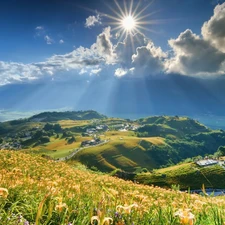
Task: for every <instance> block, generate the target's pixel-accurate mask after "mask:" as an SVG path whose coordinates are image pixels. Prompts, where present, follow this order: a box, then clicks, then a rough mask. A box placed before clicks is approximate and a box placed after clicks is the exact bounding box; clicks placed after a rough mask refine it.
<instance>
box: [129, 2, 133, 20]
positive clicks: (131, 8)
mask: <svg viewBox="0 0 225 225" xmlns="http://www.w3.org/2000/svg"><path fill="white" fill-rule="evenodd" d="M133 4H134V1H133V0H131V2H130V9H129V15H132V10H133ZM132 16H133V15H132Z"/></svg>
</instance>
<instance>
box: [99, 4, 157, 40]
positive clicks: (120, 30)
mask: <svg viewBox="0 0 225 225" xmlns="http://www.w3.org/2000/svg"><path fill="white" fill-rule="evenodd" d="M153 2H154V0H148V2H147V4H145V3H144V2H143V1H142V0H129V1H126V0H123V1H122V0H121V1H119V0H114V4H106V6H107V7H108V8H109V9H110V10H111V11H112V12H113V14H114V15H112V14H105V13H102V16H104V17H106V18H108V19H109V21H106V23H107V24H109V25H112V31H115V32H116V36H117V38H119V41H120V40H122V39H124V37H127V36H130V37H131V39H132V38H133V36H134V34H135V33H142V31H143V30H145V31H150V32H154V33H156V32H155V31H154V30H153V29H152V25H153V24H156V23H159V20H154V19H150V17H151V16H152V15H154V14H155V13H157V11H152V10H150V9H149V7H150V5H151V4H152V3H153Z"/></svg>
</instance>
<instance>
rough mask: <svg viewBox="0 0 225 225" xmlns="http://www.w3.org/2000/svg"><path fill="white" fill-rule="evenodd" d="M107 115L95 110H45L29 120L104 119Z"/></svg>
mask: <svg viewBox="0 0 225 225" xmlns="http://www.w3.org/2000/svg"><path fill="white" fill-rule="evenodd" d="M104 118H106V116H104V115H102V114H99V113H98V112H96V111H94V110H87V111H76V112H75V111H67V112H43V113H40V114H37V115H34V116H32V117H30V118H29V121H43V122H53V121H54V122H56V121H59V120H92V119H104Z"/></svg>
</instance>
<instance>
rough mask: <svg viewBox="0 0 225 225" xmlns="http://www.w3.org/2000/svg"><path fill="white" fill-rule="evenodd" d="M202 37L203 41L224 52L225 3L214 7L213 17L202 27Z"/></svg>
mask: <svg viewBox="0 0 225 225" xmlns="http://www.w3.org/2000/svg"><path fill="white" fill-rule="evenodd" d="M202 35H203V37H204V39H205V40H208V41H209V42H211V43H212V44H213V45H214V46H215V47H216V48H218V49H219V50H220V51H223V52H225V2H224V3H223V4H221V5H217V6H216V7H215V9H214V15H213V16H212V17H211V18H210V20H209V21H207V22H205V23H204V25H203V27H202Z"/></svg>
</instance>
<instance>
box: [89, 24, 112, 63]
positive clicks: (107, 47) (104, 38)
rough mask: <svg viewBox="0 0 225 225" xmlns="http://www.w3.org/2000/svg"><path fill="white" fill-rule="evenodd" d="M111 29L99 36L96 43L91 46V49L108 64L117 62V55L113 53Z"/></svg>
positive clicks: (106, 29)
mask: <svg viewBox="0 0 225 225" xmlns="http://www.w3.org/2000/svg"><path fill="white" fill-rule="evenodd" d="M110 38H111V28H110V27H106V28H105V29H104V30H103V32H102V33H101V34H99V35H98V36H97V40H96V43H94V44H93V45H92V46H91V49H92V50H93V51H94V52H96V53H98V55H99V56H101V57H102V58H104V60H105V62H106V64H113V63H114V61H115V54H114V52H113V44H112V42H111V40H110Z"/></svg>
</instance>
